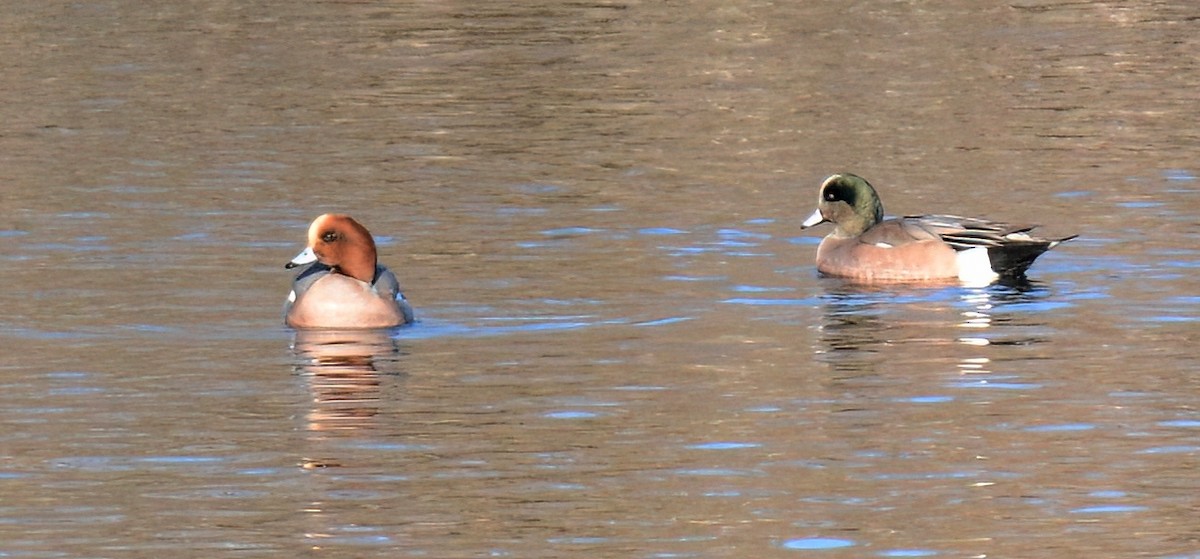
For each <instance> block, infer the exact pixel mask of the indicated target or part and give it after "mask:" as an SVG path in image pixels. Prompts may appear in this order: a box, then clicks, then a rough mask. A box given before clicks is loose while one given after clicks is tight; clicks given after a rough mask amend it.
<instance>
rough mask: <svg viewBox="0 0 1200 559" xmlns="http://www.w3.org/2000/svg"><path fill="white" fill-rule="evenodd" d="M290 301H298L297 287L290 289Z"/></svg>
mask: <svg viewBox="0 0 1200 559" xmlns="http://www.w3.org/2000/svg"><path fill="white" fill-rule="evenodd" d="M288 302H289V303H295V302H296V290H295V289H293V290H291V291H288Z"/></svg>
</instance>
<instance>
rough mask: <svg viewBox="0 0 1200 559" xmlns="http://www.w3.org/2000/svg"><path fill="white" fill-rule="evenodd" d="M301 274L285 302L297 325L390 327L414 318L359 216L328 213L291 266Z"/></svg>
mask: <svg viewBox="0 0 1200 559" xmlns="http://www.w3.org/2000/svg"><path fill="white" fill-rule="evenodd" d="M304 265H308V267H307V268H305V269H303V270H301V271H300V273H299V274H297V275H296V279H295V280H294V281H293V282H292V291H291V293H289V294H288V300H287V304H286V305H285V306H284V311H283V312H284V322H286V323H287V325H288V326H291V327H293V328H390V327H392V326H399V325H401V324H406V323H409V322H412V321H413V311H412V307H411V306H409V304H408V301H406V300H405V299H404V294H402V293H400V284H399V282H397V281H396V276H395V275H394V274H392V272H391V271H390V270H388V269H387V267H386V266H383V265H380V264H379V263H378V262H377V261H376V256H375V239H373V238H372V237H371V233H370V232H369V231H367V228H366V227H363V226H362V225H361V224H359V223H358V222H357V221H354V219H352V218H351V217H350V216H347V215H341V214H325V215H322V216H320V217H318V218H317V219H315V220H313V222H312V225H310V226H309V228H308V247H307V248H305V249H304V250H303V251H302V252H300V254H298V255H296V257H295V258H293V259H292V261H291V262H288V263H287V265H286V266H285V267H286V268H295V267H296V266H304Z"/></svg>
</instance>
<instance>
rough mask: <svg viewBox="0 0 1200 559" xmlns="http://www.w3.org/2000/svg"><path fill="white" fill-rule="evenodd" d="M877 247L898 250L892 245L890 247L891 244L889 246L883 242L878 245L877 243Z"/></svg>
mask: <svg viewBox="0 0 1200 559" xmlns="http://www.w3.org/2000/svg"><path fill="white" fill-rule="evenodd" d="M875 246H877V247H879V248H896V247H894V246H892V245H889V244H887V243H885V242H883V241H880V242H878V243H875Z"/></svg>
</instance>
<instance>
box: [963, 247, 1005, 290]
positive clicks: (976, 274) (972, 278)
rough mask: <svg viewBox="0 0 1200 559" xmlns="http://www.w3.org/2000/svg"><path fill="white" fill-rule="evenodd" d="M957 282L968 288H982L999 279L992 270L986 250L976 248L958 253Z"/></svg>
mask: <svg viewBox="0 0 1200 559" xmlns="http://www.w3.org/2000/svg"><path fill="white" fill-rule="evenodd" d="M957 256H958V280H959V281H961V282H963V284H965V285H967V286H970V287H982V286H985V285H988V284H990V283H992V282H993V281H996V278H998V277H1000V275H999V274H997V273H996V271H995V270H993V269H992V260H991V259H990V258H988V253H987V248H985V247H976V248H969V249H967V250H960V251H958V255H957Z"/></svg>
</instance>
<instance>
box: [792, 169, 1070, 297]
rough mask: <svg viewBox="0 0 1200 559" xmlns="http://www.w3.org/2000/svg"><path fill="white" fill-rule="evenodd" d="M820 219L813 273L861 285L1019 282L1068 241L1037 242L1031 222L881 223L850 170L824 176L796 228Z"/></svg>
mask: <svg viewBox="0 0 1200 559" xmlns="http://www.w3.org/2000/svg"><path fill="white" fill-rule="evenodd" d="M826 221H830V222H833V224H834V225H835V229H834V230H833V232H832V233H830V234H829V235H827V236H826V237H825V238H824V239H822V240H821V245H820V246H819V247H817V270H818V271H820V272H821V273H822V274H826V275H830V276H838V277H845V278H850V279H854V280H861V281H900V282H903V281H931V280H947V279H954V278H957V279H958V280H960V281H963V282H965V283H970V284H980V283H984V284H986V283H991V282H992V281H995V280H996V279H999V278H1011V279H1020V278H1023V277H1024V275H1025V270H1026V269H1028V268H1029V266H1030V265H1031V264H1033V261H1034V260H1035V259H1036V258H1037V257H1038V256H1039V255H1041V254H1042V253H1043V252H1046V251H1047V250H1050V249H1052V248H1054V247H1055V246H1057V245H1058V244H1059V243H1061V242H1063V241H1067V240H1070V239H1073V238H1075V235H1071V236H1069V237H1063V238H1060V239H1042V238H1038V237H1033V236H1030V235H1029V231H1030V230H1031V229H1033V228H1034V227H1035V226H1033V225H1009V224H1006V223H997V222H993V221H987V220H983V219H975V218H966V217H957V216H952V215H918V216H904V217H898V218H892V219H887V220H885V219H884V218H883V204H882V203H881V202H880V201H879V195H878V194H877V193H876V192H875V189H874V188H872V187H871V184H870V183H868V182H867V181H866V179H864V178H862V177H859V176H857V175H852V174H850V173H842V174H838V175H833V176H831V177H829V178H827V179H825V182H824V183H822V184H821V194H820V198H819V202H818V205H817V211H815V212H813V214H812V216H810V217H809V218H808V219H806V220H804V223H803V224H801V226H800V228H801V229H807V228H809V227H812V226H814V225H817V224H820V223H824V222H826Z"/></svg>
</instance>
